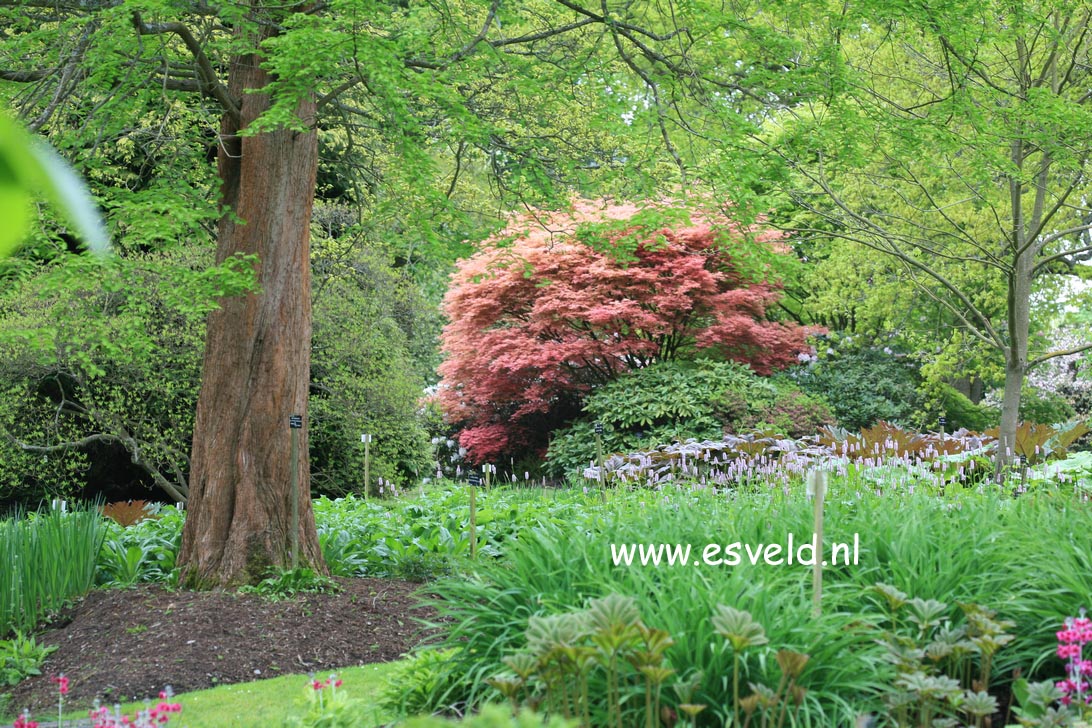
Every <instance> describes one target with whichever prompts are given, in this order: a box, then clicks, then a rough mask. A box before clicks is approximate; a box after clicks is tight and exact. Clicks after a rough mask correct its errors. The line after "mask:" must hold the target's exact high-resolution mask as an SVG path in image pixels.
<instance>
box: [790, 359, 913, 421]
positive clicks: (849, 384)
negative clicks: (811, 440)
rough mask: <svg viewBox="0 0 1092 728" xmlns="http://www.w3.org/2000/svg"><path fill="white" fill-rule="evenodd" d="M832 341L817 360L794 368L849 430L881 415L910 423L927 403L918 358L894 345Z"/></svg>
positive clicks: (807, 387) (794, 373) (805, 386)
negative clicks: (923, 398) (901, 352)
mask: <svg viewBox="0 0 1092 728" xmlns="http://www.w3.org/2000/svg"><path fill="white" fill-rule="evenodd" d="M831 343H832V344H833V345H831V346H828V347H826V348H823V346H822V345H820V353H819V355H818V360H817V361H814V362H811V363H809V364H807V365H806V366H801V367H797V368H795V369H793V370H790V372H789V375H790V376H791V377H792V378H793V380H794V381H795V382H797V383H798V384H799V385H800V387H801V389H803V390H804V391H805V392H807V393H809V394H812V395H816V396H819V397H822V398H823V400H824V401H826V402H828V403H829V404H830V407H831V410H833V412H834V416H835V417H837V419H838V424H840V425H841V426H842V427H845V428H846V429H849V430H858V429H860V428H862V427H869V426H871V425H874V424H875V423H876V422H878V421H880V420H885V421H887V422H895V423H900V424H905V423H908V422H909V421H910V419H911V417H912V416H913V413H914V411H915V410H916V409H917V408H918V407H919V405H920V402H921V395H920V394H919V393H918V386H919V384H920V380H921V378H920V376H919V375H918V371H917V367H916V365H915V364H914V362H913V361H912V360H910V359H909V358H908V357H905V356H900V355H898V354H897V353H896V352H893V351H892V350H891V349H889V348H887V349H881V348H877V347H872V346H865V347H859V346H857V345H856V344H855V343H853V342H852V341H850V342H849V343H842V344H837V343H835V342H833V341H832V342H831Z"/></svg>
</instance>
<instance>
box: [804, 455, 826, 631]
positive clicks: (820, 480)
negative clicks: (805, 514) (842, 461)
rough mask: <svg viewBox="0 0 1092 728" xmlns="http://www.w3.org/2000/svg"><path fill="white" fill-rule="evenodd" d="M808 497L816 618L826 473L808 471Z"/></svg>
mask: <svg viewBox="0 0 1092 728" xmlns="http://www.w3.org/2000/svg"><path fill="white" fill-rule="evenodd" d="M807 482H808V495H809V496H812V497H814V500H813V501H812V507H813V509H814V511H813V512H814V516H815V521H814V526H813V529H814V530H813V533H814V535H813V536H812V538H814V539H815V540H814V541H813V543H814V544H815V564H814V565H813V566H812V581H811V600H812V611H813V612H814V614H815V616H816V617H818V616H819V613H820V611H821V610H822V607H821V603H822V601H823V564H824V563H825V562H824V561H823V554H824V553H826V552H825V551H824V550H823V502H824V501H825V500H826V497H827V471H825V470H809V471H808V481H807Z"/></svg>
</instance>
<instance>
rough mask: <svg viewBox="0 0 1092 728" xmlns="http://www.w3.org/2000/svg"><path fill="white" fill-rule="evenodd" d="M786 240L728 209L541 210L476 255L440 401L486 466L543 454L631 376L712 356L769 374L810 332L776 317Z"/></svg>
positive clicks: (585, 205) (461, 288)
mask: <svg viewBox="0 0 1092 728" xmlns="http://www.w3.org/2000/svg"><path fill="white" fill-rule="evenodd" d="M786 252H787V251H786V249H785V246H784V243H783V242H782V240H781V234H780V233H779V232H777V231H774V230H769V229H764V228H761V227H759V226H754V227H751V228H746V229H745V228H743V227H741V226H740V225H738V224H736V223H734V222H733V221H732V220H731V219H729V218H728V217H727V216H725V215H724V214H723V213H722V212H719V211H704V212H697V213H695V212H691V213H689V215H683V214H680V211H679V210H677V209H672V208H671V207H669V206H667V205H663V204H661V205H653V206H648V207H645V208H640V207H637V206H635V205H632V204H617V203H612V202H610V201H602V200H601V201H588V200H576V201H574V202H573V203H572V207H571V209H569V210H566V211H564V212H549V213H544V212H541V211H534V212H529V213H526V214H522V215H519V216H516V217H514V218H513V219H512V220H511V221H510V223H509V225H508V226H507V228H505V229H504V230H503V231H501V232H500V233H497V234H495V235H493V236H492V237H490V238H489V239H487V240H485V241H484V242H483V243H482V244H481V246H480V249H479V252H478V253H476V254H475V255H474V256H472V257H471V258H469V259H466V260H464V261H462V262H461V263H460V265H459V267H458V270H457V271H456V272H455V274H454V275H453V278H452V285H451V287H450V289H449V291H448V294H447V296H446V297H445V299H444V310H445V312H446V314H447V316H448V318H449V320H450V323H449V324H448V325H447V326H446V327H445V328H444V331H443V334H442V337H441V341H442V346H443V351H444V353H445V361H444V363H443V364H442V365H441V366H440V374H441V376H442V381H441V387H440V393H439V397H440V403H441V405H442V407H443V408H444V412H445V414H446V416H447V417H448V418H449V420H450V421H452V422H453V423H455V424H456V425H457V426H458V427H460V428H461V429H460V431H459V435H458V440H459V443H460V445H462V446H463V447H465V448H466V449H467V451H468V456H469V458H470V459H471V460H472V461H474V462H484V461H492V460H496V459H498V458H499V457H500V456H501V455H511V454H518V453H520V452H528V451H530V452H541V451H542V450H543V449H544V448H545V445H546V442H547V438H548V435H549V433H550V432H551V431H552V430H554V429H556V428H558V427H561V426H563V425H565V424H567V423H568V422H569V421H571V420H572V419H574V418H575V417H577V416H578V415H579V414H580V407H581V402H582V400H583V398H584V396H585V395H586V394H587V393H588V392H589V391H590V390H591V389H592V388H593V387H595V386H597V385H599V384H602V383H604V382H607V381H609V380H611V379H612V378H614V377H616V376H618V375H619V374H620V373H622V372H624V371H627V370H630V369H636V368H640V367H643V366H645V365H647V364H649V363H651V362H654V361H662V360H669V359H675V358H684V357H687V356H690V355H692V354H694V353H696V352H697V350H702V349H704V350H707V351H709V352H710V353H712V352H716V353H717V354H720V355H722V356H724V357H726V358H730V359H733V360H736V361H739V362H743V363H746V364H749V365H750V366H751V367H752V368H753V369H754V370H755V371H756V372H757V373H759V374H768V373H770V372H771V371H773V370H775V369H778V368H782V367H785V366H787V365H789V364H790V363H793V362H795V361H796V358H797V354H798V353H799V352H801V351H803V350H804V349H806V348H807V347H806V345H805V341H804V340H805V337H806V336H807V334H808V333H809V331H808V330H807V329H805V328H803V327H800V326H797V325H795V324H792V323H785V322H775V321H770V320H769V319H768V318H767V315H766V313H767V309H768V308H769V307H770V306H771V305H772V304H774V303H775V302H776V301H777V300H778V297H779V295H780V286H779V284H778V283H777V281H776V280H774V279H773V276H772V274H771V267H770V261H771V260H774V259H775V258H776V257H777V256H778V255H783V254H785V253H786Z"/></svg>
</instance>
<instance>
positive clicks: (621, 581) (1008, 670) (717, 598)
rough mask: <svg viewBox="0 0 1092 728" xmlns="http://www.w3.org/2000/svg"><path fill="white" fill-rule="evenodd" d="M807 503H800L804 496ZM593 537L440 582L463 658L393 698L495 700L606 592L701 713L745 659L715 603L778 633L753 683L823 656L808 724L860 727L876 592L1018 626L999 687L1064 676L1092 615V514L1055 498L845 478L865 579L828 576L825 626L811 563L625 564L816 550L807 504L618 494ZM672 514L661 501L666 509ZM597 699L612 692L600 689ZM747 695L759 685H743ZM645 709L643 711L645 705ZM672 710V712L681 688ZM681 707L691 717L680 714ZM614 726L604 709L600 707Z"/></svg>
mask: <svg viewBox="0 0 1092 728" xmlns="http://www.w3.org/2000/svg"><path fill="white" fill-rule="evenodd" d="M801 490H802V489H801ZM612 497H613V500H612V501H611V502H610V503H609V504H608V509H607V512H605V513H603V515H602V517H601V519H600V521H599V522H598V523H597V524H595V525H594V526H593V527H589V525H588V524H587V523H580V524H572V525H570V524H560V525H559V524H546V525H544V526H542V527H541V528H537V529H533V530H530V531H528V532H525V533H524V534H523V535H522V536H521V539H520V541H519V542H518V543H517V544H513V545H512V546H511V547H510V548H509V550H508V552H507V554H506V557H505V559H504V560H503V561H502V562H497V563H482V564H481V565H480V566H479V569H478V574H477V576H476V577H475V578H472V579H460V580H444V581H441V582H439V583H438V584H434V585H430V587H429V590H430V592H431V593H434V594H436V595H437V598H436V599H435V600H434V602H433V603H434V606H435V607H436V608H437V609H438V610H439V611H440V612H441V614H443V615H444V616H446V617H449V618H450V621H449V622H447V623H443V624H441V625H440V628H441V629H442V630H443V631H444V633H445V637H444V639H443V641H442V643H441V644H442V646H443V647H445V648H446V649H450V650H452V653H451V654H450V655H448V656H445V657H444V659H442V660H434V661H433V663H432V664H431V665H426V668H425V669H419V670H417V671H416V673H417V674H416V675H414V671H410V672H409V673H407V674H406V675H405V676H404V678H405V679H404V680H403V681H402V683H401V684H402V689H401V691H400V693H399V695H398V696H395V697H396V702H398V701H400V703H399V707H401V708H404V709H407V710H408V711H409V712H416V711H421V710H431V709H441V708H446V707H450V706H465V705H466V704H475V703H476V702H478V701H481V700H484V699H489V700H493V699H497V698H498V697H499V695H498V693H497V692H496V690H495V689H494V688H493V687H491V685H490V682H489V681H490V680H491V679H493V678H495V677H496V676H497V675H498V674H502V673H505V672H506V671H507V672H510V669H509V666H508V665H506V663H505V662H504V660H505V658H508V657H511V656H512V655H514V654H516V653H518V652H520V651H521V650H524V649H526V648H527V646H528V636H527V630H528V627H529V624H530V623H531V620H532V618H533V617H548V616H550V615H559V614H564V613H569V612H572V611H574V610H580V609H583V608H586V607H587V606H588V604H589V602H590V601H591V600H593V599H596V598H602V597H605V596H607V595H609V594H620V595H625V596H630V597H633V598H635V600H636V606H637V608H638V610H639V611H640V614H641V615H643V617H644V619H645V620H646V621H647V624H648V626H649V627H653V628H658V629H662V630H664V631H665V632H666V633H667V634H669V635H670V636H671V637H672V638H673V640H674V645H673V646H672V647H671V648H670V649H669V650H667V652H666V659H667V662H668V664H669V665H670V667H672V668H673V669H674V671H675V674H676V675H677V676H679V677H680V678H686V677H688V676H690V675H693V674H695V673H696V672H698V671H700V673H701V675H702V678H701V682H700V686H699V687H698V689H697V690H696V698H695V699H696V700H697V701H698V702H701V703H703V704H705V705H707V706H709V709H708V711H707V714H708V716H709V717H710V719H712V718H714V717H715V718H716V719H718V720H720V721H723V720H724V718H725V717H726V716H727V715H728V714H729V713H730V712H731V693H730V690H729V686H728V685H727V684H726V680H725V676H726V675H730V674H731V668H732V651H731V650H730V649H728V648H727V647H725V640H724V639H722V638H720V637H718V636H717V635H716V634H715V627H714V624H713V621H712V616H713V615H714V614H715V613H716V611H717V609H718V605H726V606H729V607H734V608H739V609H745V610H747V611H748V612H749V613H750V614H752V615H753V616H754V619H755V621H756V622H758V623H759V624H761V625H763V626H764V628H765V630H766V634H767V636H768V638H769V647H768V648H765V651H760V652H757V653H755V656H754V659H752V660H750V661H748V662H747V664H746V665H745V675H744V678H745V680H746V681H754V682H761V683H765V684H767V685H770V686H776V685H777V683H778V679H779V674H778V671H777V669H776V667H775V666H774V660H773V654H774V652H776V650H777V649H782V648H785V649H791V650H794V651H796V652H799V653H803V654H807V655H809V662H808V665H807V669H806V670H805V671H804V672H803V674H802V675H801V677H800V681H799V684H800V686H801V687H803V688H804V689H806V690H807V692H806V694H805V696H804V698H803V700H804V704H803V705H802V707H801V711H800V719H801V721H802V724H804V725H845V724H852V721H853V719H854V718H855V716H856V715H858V714H859V713H862V712H867V711H869V710H874V709H880V708H882V706H883V703H884V696H886V695H887V694H888V693H889V692H890V688H891V686H892V685H893V683H894V682H895V679H896V674H895V668H894V666H893V665H892V663H891V662H890V661H889V660H888V659H887V658H886V657H885V650H884V648H883V647H882V646H881V644H880V638H881V636H882V634H883V629H884V625H887V624H889V619H890V618H889V616H888V614H887V612H886V610H885V608H884V604H883V600H882V599H880V598H879V597H877V595H876V591H875V589H874V588H873V587H874V585H876V584H877V583H883V584H887V585H891V587H892V588H894V589H896V590H898V591H899V592H902V593H905V594H906V595H909V596H911V597H917V598H920V599H922V600H936V601H937V602H939V603H942V604H943V610H942V614H941V615H940V618H941V619H942V621H945V622H949V623H950V626H951V627H952V628H953V629H955V628H958V627H959V626H960V625H963V624H965V623H966V620H967V617H966V614H965V613H964V612H963V611H962V610H961V607H960V605H961V604H970V603H975V604H980V605H983V606H984V607H986V608H989V609H992V610H995V611H996V613H997V616H996V619H997V621H999V622H1000V621H1011V622H1012V627H1011V629H1010V630H1009V633H1010V634H1013V635H1015V639H1014V640H1013V641H1012V642H1011V643H1009V644H1006V645H1004V647H1003V649H1001V650H1000V651H999V652H998V653H997V654H996V655H995V656H993V657H992V666H991V667H992V674H993V675H994V680H993V683H992V685H993V686H994V687H995V688H1001V689H1004V686H1005V685H1006V684H1008V683H1009V682H1011V680H1012V678H1013V674H1014V670H1015V669H1017V668H1020V669H1021V670H1023V673H1024V675H1025V676H1028V675H1031V676H1034V677H1041V678H1043V679H1047V678H1051V677H1054V678H1057V677H1060V676H1061V674H1062V670H1063V665H1062V664H1061V662H1060V661H1059V660H1058V659H1057V658H1056V657H1054V648H1055V646H1056V644H1055V632H1056V631H1057V629H1058V628H1059V625H1061V624H1062V623H1063V621H1064V619H1065V618H1066V617H1067V616H1070V615H1075V614H1077V613H1078V610H1079V609H1080V607H1082V606H1083V605H1086V604H1088V603H1090V602H1092V599H1090V597H1092V584H1089V582H1088V580H1087V574H1088V573H1092V561H1090V560H1092V531H1090V529H1088V528H1087V524H1088V522H1089V517H1090V516H1092V506H1090V504H1089V503H1087V502H1084V501H1082V500H1080V499H1079V498H1074V497H1072V496H1071V495H1068V496H1067V495H1063V494H1061V493H1059V492H1057V491H1047V492H1042V493H1033V494H1030V495H1025V496H1021V497H1018V498H1002V497H999V496H998V495H997V494H996V493H991V494H987V495H975V494H968V495H965V496H963V497H961V498H958V499H955V498H949V499H939V498H935V497H928V496H924V495H920V494H919V495H917V496H913V495H905V494H902V495H898V494H896V495H886V496H883V497H880V496H877V495H875V494H874V493H872V492H870V491H857V490H856V489H852V490H849V489H847V487H846V486H845V484H844V483H838V482H835V483H834V484H833V485H832V487H831V492H830V495H829V496H828V498H829V499H828V502H827V509H826V527H825V535H826V538H825V543H827V545H828V548H829V544H830V543H831V542H833V541H839V542H842V543H853V541H854V534H857V536H858V539H859V544H860V547H859V557H858V559H859V560H858V563H857V564H856V565H853V564H850V565H839V566H831V567H829V568H827V569H826V570H825V572H824V588H823V604H822V613H821V614H820V615H819V616H813V614H812V589H811V579H812V573H811V570H810V569H809V568H806V567H800V566H788V565H780V566H773V565H767V564H765V563H759V564H757V565H753V566H752V565H751V564H749V563H747V562H744V563H743V564H742V565H739V566H735V567H728V566H723V565H722V566H706V565H700V566H698V567H695V566H693V565H689V564H688V565H686V566H667V565H666V564H661V565H660V566H652V565H648V566H640V565H638V564H634V565H630V566H624V565H617V566H616V565H615V564H614V563H613V561H612V556H611V549H610V545H611V544H636V543H644V544H659V543H664V544H693V545H694V546H695V549H696V550H700V549H701V548H702V546H703V545H704V544H706V543H719V544H728V543H732V542H741V543H744V544H748V543H749V544H769V543H780V544H785V543H786V542H787V537H788V534H789V533H793V534H796V535H797V543H799V542H800V541H801V540H802V539H801V538H800V536H801V535H803V536H804V537H805V538H806V537H808V536H810V533H811V531H812V507H811V504H810V503H808V502H807V501H806V500H805V499H804V497H803V493H793V494H790V495H788V496H783V497H778V496H776V495H774V496H771V495H770V494H758V495H754V496H743V495H741V496H739V497H737V498H735V499H728V498H725V497H724V496H717V497H711V496H708V495H704V494H702V493H700V492H699V493H696V494H694V493H685V492H683V493H677V494H665V493H650V492H645V493H632V494H625V495H623V494H618V495H613V494H612ZM661 501H662V502H661ZM592 679H593V683H592V689H591V694H592V695H593V696H600V695H604V694H605V685H603V684H601V683H596V682H594V681H595V680H596V679H599V678H595V677H594V676H593V678H592ZM744 684H746V683H744ZM633 699H636V698H633ZM665 701H666V702H667V703H669V704H671V698H670V691H669V690H667V689H665ZM672 707H677V706H674V705H673V706H672ZM597 709H598V710H599V711H600V714H603V713H605V712H606V711H607V707H606V706H604V705H603V704H602V703H601V704H599V705H598V707H597Z"/></svg>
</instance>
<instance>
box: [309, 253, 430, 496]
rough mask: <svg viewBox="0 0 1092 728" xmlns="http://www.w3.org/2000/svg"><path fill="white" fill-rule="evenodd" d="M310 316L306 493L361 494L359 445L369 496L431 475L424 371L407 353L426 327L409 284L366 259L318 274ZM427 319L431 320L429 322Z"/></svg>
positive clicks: (330, 265)
mask: <svg viewBox="0 0 1092 728" xmlns="http://www.w3.org/2000/svg"><path fill="white" fill-rule="evenodd" d="M318 267H319V269H320V270H322V271H323V276H324V278H323V280H322V281H321V282H319V283H318V284H317V285H316V290H317V291H318V293H317V297H316V300H315V308H314V323H313V327H314V335H313V339H314V345H313V353H312V361H311V399H310V417H311V421H310V438H311V442H310V444H311V471H312V480H311V483H312V488H313V489H314V491H315V492H316V493H321V494H324V495H331V496H338V495H344V494H346V493H350V492H362V491H363V488H364V446H363V444H361V441H360V436H361V435H362V434H364V433H368V434H371V435H372V438H373V439H372V442H371V444H370V445H369V449H370V456H371V464H370V469H369V477H370V480H371V483H370V487H369V489H368V492H369V493H372V494H377V493H378V492H379V487H380V486H379V480H380V479H382V480H383V483H384V485H383V488H384V490H385V491H386V492H387V493H389V492H390V489H391V486H392V485H393V486H395V487H397V488H402V487H405V486H406V485H407V483H414V482H416V481H417V480H419V476H422V475H425V474H427V473H429V472H430V471H431V469H432V462H431V460H430V457H429V455H430V447H429V433H428V432H427V430H426V429H425V425H426V422H425V418H424V417H422V416H421V415H419V413H418V410H419V409H420V408H421V405H420V403H419V400H420V399H421V396H422V392H423V390H424V387H425V384H426V379H425V373H424V372H423V371H422V370H421V369H420V368H419V367H418V365H417V362H416V361H415V358H414V356H413V354H412V351H413V350H414V349H415V348H420V345H421V341H420V340H421V339H422V338H427V337H428V335H429V332H430V331H431V329H430V326H432V323H433V322H431V320H430V314H429V313H428V311H427V309H426V307H425V304H424V302H423V300H422V299H421V296H420V295H419V294H418V292H417V290H416V288H415V287H414V286H413V285H412V283H411V282H409V281H408V280H406V279H404V278H403V277H402V276H400V275H399V274H398V273H397V272H395V271H393V270H392V269H391V268H390V267H389V266H387V265H386V264H385V263H384V262H383V261H382V260H381V259H380V258H379V257H378V256H376V255H374V254H363V253H358V254H356V256H355V257H354V258H351V259H350V261H349V262H344V261H339V262H337V263H336V264H335V263H334V262H330V261H326V262H324V263H322V264H321V265H319V266H318ZM432 316H433V317H435V315H432Z"/></svg>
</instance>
